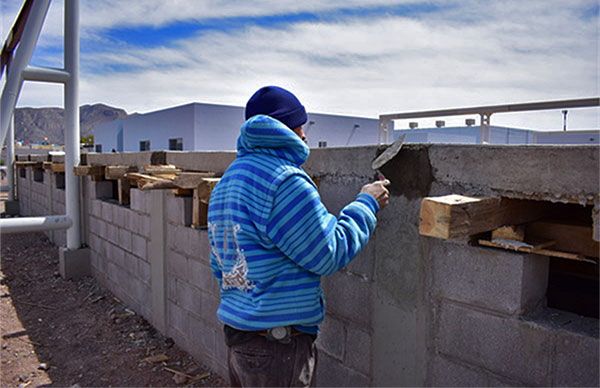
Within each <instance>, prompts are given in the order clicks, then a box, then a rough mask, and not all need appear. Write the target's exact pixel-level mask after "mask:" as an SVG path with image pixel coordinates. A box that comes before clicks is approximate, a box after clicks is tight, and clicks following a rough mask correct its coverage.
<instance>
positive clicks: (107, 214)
mask: <svg viewBox="0 0 600 388" xmlns="http://www.w3.org/2000/svg"><path fill="white" fill-rule="evenodd" d="M100 203H101V204H102V219H103V220H104V221H106V222H112V221H113V210H112V208H113V206H114V205H113V204H111V203H108V202H104V201H101V202H100Z"/></svg>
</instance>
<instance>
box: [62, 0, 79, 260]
mask: <svg viewBox="0 0 600 388" xmlns="http://www.w3.org/2000/svg"><path fill="white" fill-rule="evenodd" d="M64 7H65V43H64V46H65V71H66V72H67V73H69V79H68V81H67V82H66V83H65V92H64V98H65V124H66V128H65V205H66V210H67V217H69V218H70V219H71V220H72V221H73V226H71V227H70V228H69V229H67V249H69V250H75V249H78V248H80V247H81V229H80V228H81V218H80V210H81V209H80V203H79V177H77V176H75V174H74V173H73V168H74V167H75V166H77V165H79V161H80V149H79V142H80V139H79V137H80V133H79V0H66V1H65V4H64Z"/></svg>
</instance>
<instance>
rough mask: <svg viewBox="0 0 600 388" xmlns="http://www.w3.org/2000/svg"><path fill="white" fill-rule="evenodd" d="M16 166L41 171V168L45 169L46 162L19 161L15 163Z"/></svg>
mask: <svg viewBox="0 0 600 388" xmlns="http://www.w3.org/2000/svg"><path fill="white" fill-rule="evenodd" d="M15 166H17V167H31V168H36V169H41V168H44V162H32V161H17V162H15Z"/></svg>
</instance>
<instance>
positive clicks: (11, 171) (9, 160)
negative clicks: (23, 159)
mask: <svg viewBox="0 0 600 388" xmlns="http://www.w3.org/2000/svg"><path fill="white" fill-rule="evenodd" d="M6 166H7V169H6V173H7V174H8V200H9V201H14V200H15V116H14V115H13V117H12V118H11V120H10V124H9V126H8V135H6Z"/></svg>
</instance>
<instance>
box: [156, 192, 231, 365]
mask: <svg viewBox="0 0 600 388" xmlns="http://www.w3.org/2000/svg"><path fill="white" fill-rule="evenodd" d="M191 215H192V202H191V198H182V197H175V196H173V195H170V194H169V195H167V197H166V253H165V256H166V257H165V259H166V264H167V265H166V268H167V275H166V284H167V290H168V291H167V306H166V309H167V315H168V319H167V322H168V326H167V333H168V334H169V335H170V336H172V337H173V338H174V339H175V341H176V342H177V343H178V344H179V345H180V346H181V347H182V348H184V349H185V350H186V351H188V352H189V353H190V354H192V355H193V356H195V357H198V359H201V360H203V362H205V363H206V364H208V365H209V366H210V367H212V368H213V370H215V371H217V372H218V373H220V374H221V375H223V376H226V375H227V374H226V372H227V366H226V365H227V364H226V362H227V352H226V347H225V343H224V337H223V327H222V325H221V324H219V323H218V322H217V320H216V311H217V307H218V304H219V289H218V284H217V281H216V280H215V279H214V277H213V276H212V271H211V269H210V258H209V251H210V248H209V243H208V233H207V231H206V230H204V229H194V228H191V227H190V224H191Z"/></svg>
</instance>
